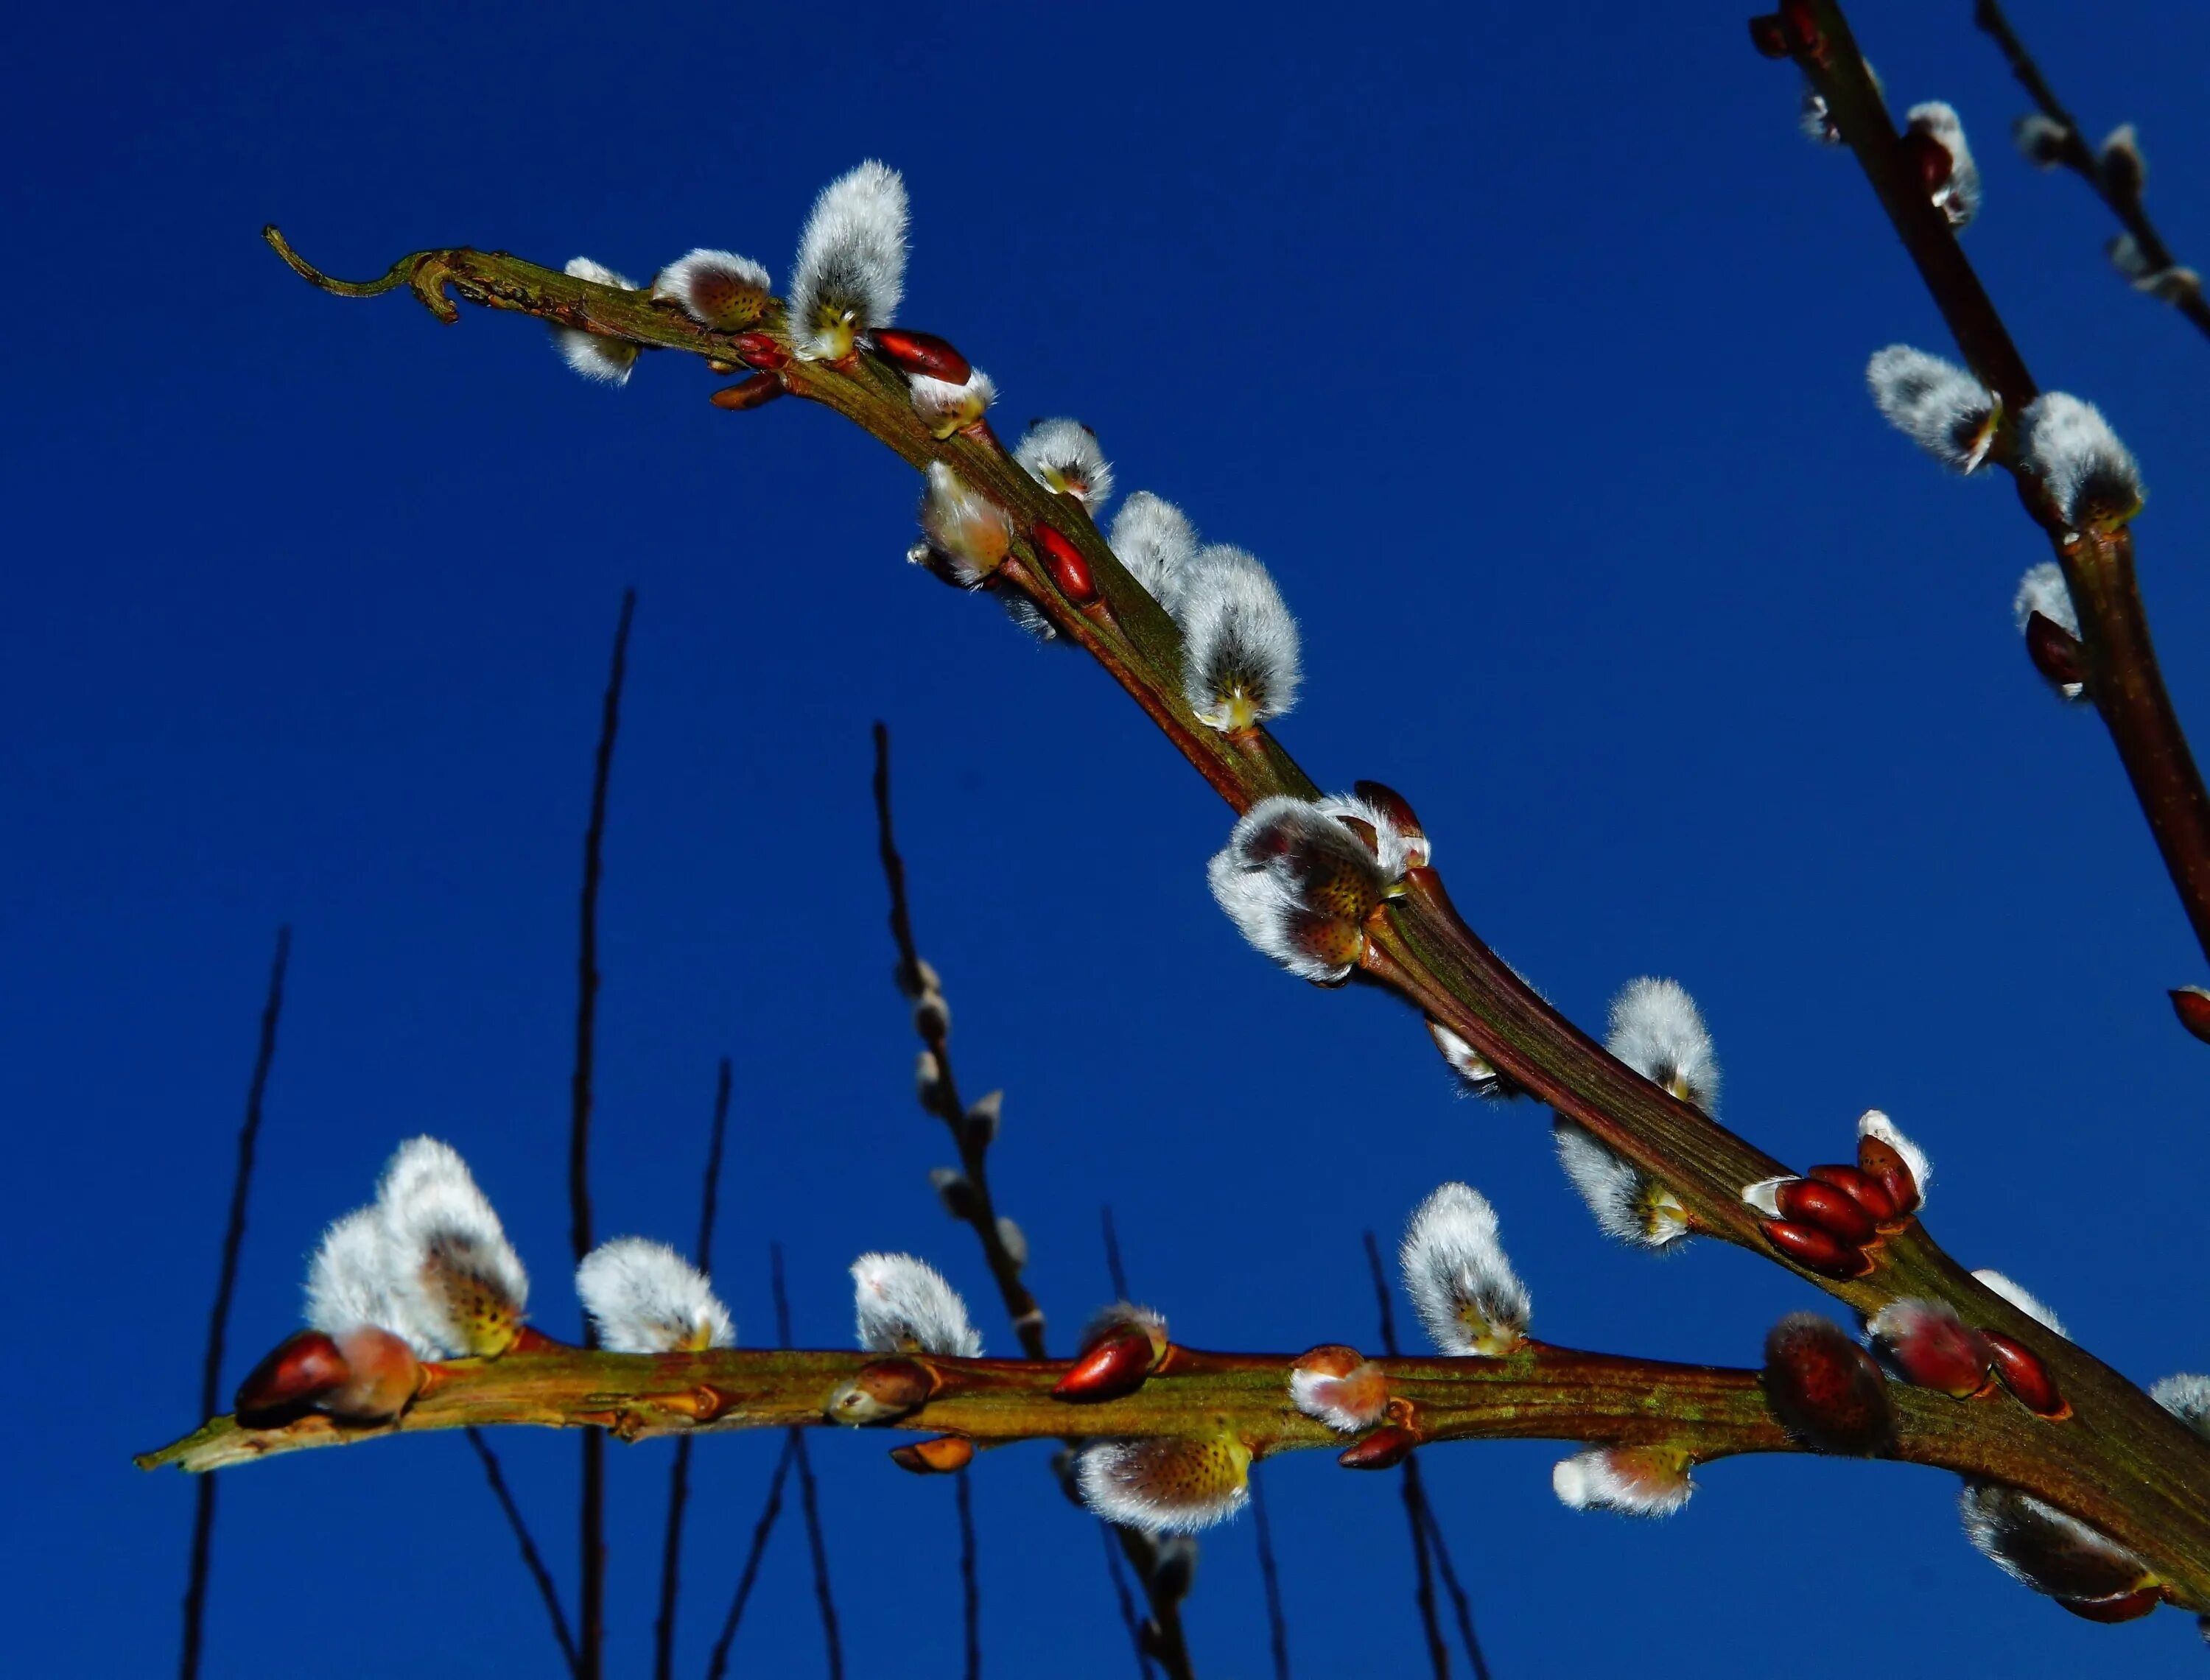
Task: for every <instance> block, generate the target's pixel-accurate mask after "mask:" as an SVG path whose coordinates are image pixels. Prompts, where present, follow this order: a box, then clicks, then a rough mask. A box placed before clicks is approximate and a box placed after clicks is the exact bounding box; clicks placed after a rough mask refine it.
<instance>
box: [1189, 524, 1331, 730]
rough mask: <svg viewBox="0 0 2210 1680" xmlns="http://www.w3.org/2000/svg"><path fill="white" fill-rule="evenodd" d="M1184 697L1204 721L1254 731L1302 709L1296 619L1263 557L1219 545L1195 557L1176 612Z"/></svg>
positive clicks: (1204, 549)
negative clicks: (1298, 707) (1293, 708)
mask: <svg viewBox="0 0 2210 1680" xmlns="http://www.w3.org/2000/svg"><path fill="white" fill-rule="evenodd" d="M1174 618H1175V622H1176V623H1179V624H1180V626H1181V634H1182V644H1183V645H1182V675H1181V681H1182V697H1183V698H1184V699H1186V700H1187V701H1188V702H1189V708H1190V710H1192V711H1193V712H1194V713H1196V714H1197V715H1198V719H1199V721H1200V722H1202V723H1204V724H1205V725H1206V726H1208V727H1210V728H1213V729H1217V730H1223V731H1226V730H1241V729H1248V728H1250V727H1251V726H1253V725H1254V724H1259V723H1263V722H1265V720H1267V719H1269V718H1277V717H1279V716H1281V715H1282V714H1283V713H1284V712H1286V711H1288V710H1289V708H1290V707H1291V706H1293V705H1295V703H1296V697H1297V683H1298V682H1299V680H1300V679H1301V677H1302V674H1303V673H1302V671H1301V668H1300V665H1299V647H1298V641H1297V621H1296V620H1295V619H1294V618H1292V617H1290V616H1289V606H1288V605H1287V604H1286V603H1284V602H1283V599H1282V592H1281V591H1280V590H1279V589H1278V588H1277V587H1275V584H1274V579H1273V575H1272V574H1271V573H1270V572H1268V571H1267V569H1265V566H1264V565H1262V564H1260V563H1259V560H1258V559H1257V557H1254V556H1253V555H1251V554H1249V553H1247V552H1246V551H1244V550H1242V549H1240V548H1234V547H1231V546H1229V545H1228V544H1226V543H1213V544H1211V545H1208V546H1206V547H1205V548H1201V549H1199V551H1197V553H1196V554H1195V555H1194V556H1193V557H1192V558H1191V560H1190V563H1189V564H1188V566H1187V569H1185V571H1184V573H1183V577H1182V585H1181V588H1180V592H1179V593H1178V596H1177V599H1176V602H1175V608H1174Z"/></svg>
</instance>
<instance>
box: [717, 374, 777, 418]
mask: <svg viewBox="0 0 2210 1680" xmlns="http://www.w3.org/2000/svg"><path fill="white" fill-rule="evenodd" d="M781 395H782V381H781V380H780V379H777V378H776V376H774V375H773V374H771V373H756V374H754V375H752V377H751V378H749V379H740V380H739V381H737V382H736V383H735V384H734V385H724V386H722V388H721V389H720V390H718V391H716V392H715V393H714V394H713V395H712V396H710V397H709V398H708V399H707V400H708V401H709V402H711V403H712V404H713V405H714V406H715V407H716V408H729V409H736V410H740V411H741V410H744V409H749V408H758V407H760V406H762V405H763V404H765V403H770V402H773V401H774V400H776V398H777V397H779V396H781Z"/></svg>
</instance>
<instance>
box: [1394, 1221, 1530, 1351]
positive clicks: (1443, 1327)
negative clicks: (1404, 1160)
mask: <svg viewBox="0 0 2210 1680" xmlns="http://www.w3.org/2000/svg"><path fill="white" fill-rule="evenodd" d="M1398 1265H1399V1266H1400V1267H1401V1268H1402V1269H1403V1271H1404V1290H1405V1292H1406V1293H1407V1294H1409V1295H1410V1297H1411V1298H1412V1304H1413V1306H1414V1307H1415V1308H1416V1309H1417V1310H1418V1311H1419V1315H1420V1322H1422V1324H1424V1325H1426V1326H1427V1329H1428V1335H1429V1336H1430V1337H1431V1338H1432V1339H1433V1340H1434V1344H1435V1346H1437V1347H1440V1349H1442V1351H1443V1352H1446V1353H1451V1354H1459V1355H1482V1356H1494V1355H1496V1354H1500V1353H1508V1352H1511V1351H1512V1350H1513V1348H1515V1347H1517V1346H1519V1344H1520V1343H1521V1342H1522V1341H1523V1340H1525V1339H1526V1334H1527V1320H1528V1316H1529V1314H1530V1313H1531V1310H1532V1307H1531V1304H1530V1302H1529V1301H1528V1298H1527V1286H1526V1285H1525V1284H1523V1283H1521V1282H1520V1281H1519V1274H1517V1273H1515V1272H1513V1269H1512V1262H1510V1261H1509V1260H1507V1259H1506V1258H1505V1257H1504V1248H1503V1245H1502V1244H1501V1243H1499V1242H1498V1240H1497V1236H1496V1210H1495V1209H1494V1208H1493V1207H1490V1206H1489V1205H1488V1200H1487V1198H1486V1197H1484V1196H1483V1195H1482V1194H1481V1192H1480V1191H1478V1190H1476V1189H1474V1188H1473V1187H1472V1186H1471V1185H1470V1184H1458V1183H1449V1184H1445V1185H1442V1186H1441V1187H1440V1188H1439V1189H1437V1190H1436V1191H1435V1192H1434V1195H1430V1196H1429V1197H1428V1199H1427V1200H1426V1201H1423V1202H1422V1203H1421V1204H1420V1207H1419V1211H1418V1212H1416V1213H1414V1214H1413V1215H1412V1222H1411V1224H1410V1225H1409V1226H1408V1227H1407V1228H1406V1230H1405V1231H1404V1244H1403V1246H1402V1247H1401V1248H1400V1249H1398Z"/></svg>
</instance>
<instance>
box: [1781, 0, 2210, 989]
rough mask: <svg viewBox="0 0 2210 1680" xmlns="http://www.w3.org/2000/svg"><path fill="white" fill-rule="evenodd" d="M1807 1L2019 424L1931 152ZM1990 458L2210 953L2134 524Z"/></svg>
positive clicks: (1987, 308)
mask: <svg viewBox="0 0 2210 1680" xmlns="http://www.w3.org/2000/svg"><path fill="white" fill-rule="evenodd" d="M1808 14H1809V15H1810V16H1811V18H1812V19H1813V20H1814V28H1813V32H1812V33H1813V35H1814V41H1813V42H1812V44H1810V45H1806V46H1805V47H1804V48H1803V49H1802V50H1801V51H1796V52H1795V53H1794V54H1793V55H1792V56H1793V57H1795V58H1796V63H1798V64H1799V65H1800V66H1801V67H1802V71H1803V74H1804V75H1806V76H1807V77H1808V78H1809V80H1810V81H1811V85H1812V87H1814V89H1815V90H1816V91H1817V93H1819V94H1820V96H1821V98H1823V99H1825V100H1826V102H1827V108H1828V110H1829V111H1832V112H1833V119H1834V122H1835V123H1836V125H1837V127H1838V129H1839V132H1840V135H1841V138H1842V141H1843V142H1844V143H1845V144H1846V145H1847V146H1848V147H1849V148H1850V149H1851V151H1852V152H1853V153H1855V154H1856V155H1857V161H1858V163H1859V164H1860V165H1862V166H1863V169H1864V172H1865V175H1866V177H1867V178H1868V179H1869V181H1870V182H1871V183H1872V187H1873V190H1874V192H1875V194H1876V195H1877V196H1879V199H1880V202H1881V208H1883V209H1885V210H1886V211H1887V216H1888V220H1890V221H1891V222H1892V223H1893V225H1894V227H1895V231H1896V232H1897V233H1898V234H1899V236H1900V237H1901V238H1902V240H1903V243H1904V246H1905V249H1906V250H1909V251H1910V253H1911V258H1912V260H1913V261H1914V262H1916V263H1917V268H1918V273H1919V277H1920V278H1921V279H1922V280H1923V281H1924V282H1925V285H1926V289H1927V291H1928V292H1929V293H1930V294H1931V295H1932V297H1933V299H1934V302H1935V305H1936V306H1937V307H1938V308H1939V309H1940V310H1941V316H1942V318H1943V319H1944V320H1945V321H1946V322H1947V323H1948V326H1949V330H1950V332H1951V333H1952V334H1953V335H1954V337H1955V338H1956V340H1957V345H1958V347H1959V349H1960V350H1962V351H1963V352H1964V353H1965V360H1966V361H1967V362H1968V363H1969V364H1971V370H1972V371H1973V372H1974V373H1975V374H1976V375H1977V376H1978V377H1979V379H1980V381H1981V382H1982V383H1983V384H1984V385H1985V386H1986V387H1987V388H1989V389H1990V390H1991V391H1993V392H1994V393H1995V394H1996V395H1997V396H1998V397H2000V398H2001V399H2002V424H2003V425H2004V426H2005V427H2007V428H2010V427H2014V426H2015V425H2017V423H2018V421H2019V419H2020V417H2022V416H2023V415H2025V413H2026V410H2027V408H2028V407H2029V406H2031V405H2032V402H2033V401H2034V400H2035V399H2036V398H2037V397H2038V396H2039V395H2040V394H2041V391H2040V388H2039V387H2038V385H2036V384H2035V383H2034V381H2033V376H2032V374H2031V373H2029V372H2028V371H2027V370H2026V360H2025V358H2024V357H2022V356H2021V355H2020V353H2019V350H2018V346H2016V345H2015V344H2014V343H2013V342H2012V340H2011V336H2010V333H2009V330H2008V328H2006V327H2005V326H2004V324H2003V322H2002V316H2000V315H1999V314H1998V313H1997V312H1996V306H1995V304H1994V303H1993V302H1992V301H1991V300H1990V298H1989V297H1988V293H1987V290H1986V288H1985V287H1984V286H1982V285H1981V283H1980V279H1979V276H1978V274H1976V273H1975V272H1974V271H1973V268H1972V265H1971V262H1969V261H1968V260H1967V259H1966V257H1965V253H1964V250H1963V247H1962V246H1961V245H1959V243H1958V240H1957V235H1956V231H1955V230H1954V228H1953V227H1952V226H1951V225H1950V221H1949V218H1948V216H1947V214H1945V213H1944V212H1943V210H1942V209H1941V208H1940V207H1938V206H1936V205H1935V203H1934V202H1932V200H1931V198H1930V197H1929V195H1928V192H1927V189H1926V185H1925V179H1924V176H1923V165H1922V163H1921V162H1920V160H1918V158H1917V156H1915V155H1914V154H1913V152H1912V150H1911V148H1910V147H1909V146H1908V145H1906V144H1905V141H1904V140H1903V138H1902V137H1901V136H1900V135H1898V134H1897V132H1896V129H1895V125H1894V124H1893V122H1892V121H1890V119H1889V117H1888V114H1887V105H1886V103H1885V102H1884V100H1883V99H1882V98H1881V93H1880V90H1879V88H1878V87H1876V86H1875V83H1874V81H1873V79H1872V75H1871V73H1870V71H1869V70H1868V69H1867V68H1866V66H1865V62H1864V58H1863V54H1862V53H1861V52H1860V51H1859V50H1858V47H1857V41H1856V39H1855V37H1854V36H1853V35H1852V34H1851V33H1850V26H1849V21H1848V20H1847V19H1846V18H1845V16H1844V15H1843V14H1842V11H1841V9H1840V7H1839V6H1838V5H1836V4H1834V3H1833V0H1810V3H1809V5H1808ZM1983 21H1985V9H1983ZM1990 460H1991V461H1996V462H1999V463H2000V464H2001V465H2002V466H2004V467H2006V468H2008V469H2009V470H2010V471H2011V472H2012V473H2013V476H2014V478H2015V479H2017V481H2018V487H2019V496H2020V501H2021V502H2022V503H2024V505H2025V507H2026V511H2027V513H2028V514H2029V515H2031V516H2032V518H2033V520H2034V521H2035V522H2036V523H2037V524H2038V525H2039V526H2040V527H2042V529H2043V531H2044V533H2045V534H2046V535H2047V537H2048V539H2049V542H2050V548H2051V550H2052V551H2053V552H2054V553H2055V556H2056V562H2057V563H2058V564H2059V565H2060V566H2062V569H2063V571H2064V578H2065V582H2066V584H2067V586H2068V588H2069V590H2070V593H2071V598H2072V602H2073V605H2074V607H2075V609H2076V610H2077V611H2078V614H2079V617H2080V629H2081V641H2082V643H2083V647H2082V650H2081V656H2080V657H2081V659H2082V662H2083V666H2084V669H2083V671H2082V676H2083V677H2084V680H2085V682H2086V693H2087V695H2088V697H2089V698H2090V699H2092V701H2093V702H2094V704H2095V708H2096V709H2097V711H2098V712H2099V713H2100V714H2102V718H2103V721H2104V725H2105V726H2107V727H2108V729H2109V730H2110V739H2111V741H2112V743H2113V744H2115V745H2116V748H2117V750H2118V757H2119V759H2120V761H2121V762H2122V763H2123V764H2124V766H2125V770H2126V774H2127V777H2128V779H2129V780H2131V781H2132V783H2133V786H2134V792H2135V796H2136V797H2137V798H2139V799H2140V801H2141V810H2142V813H2143V814H2144V815H2145V816H2147V819H2148V824H2149V828H2150V831H2151V833H2152V834H2154V836H2155V838H2156V842H2157V846H2158V848H2159V851H2160V852H2162V854H2163V857H2164V862H2165V868H2166V870H2169V871H2170V873H2171V881H2172V885H2173V886H2174V887H2175V888H2177V889H2178V892H2179V898H2180V903H2181V905H2182V906H2183V907H2184V908H2185V910H2186V912H2187V916H2188V920H2189V923H2190V924H2192V925H2193V927H2194V930H2195V940H2196V942H2197V943H2198V944H2200V945H2201V948H2202V949H2203V952H2204V954H2206V955H2210V794H2206V793H2205V792H2204V789H2203V785H2202V777H2201V773H2200V772H2199V771H2198V770H2197V769H2196V768H2195V756H2194V754H2193V752H2192V751H2191V750H2189V746H2188V744H2187V737H2186V734H2185V732H2183V730H2182V729H2181V727H2180V724H2179V717H2178V714H2177V712H2176V711H2175V710H2174V709H2173V708H2172V704H2171V695H2169V694H2168V693H2166V692H2165V685H2164V676H2163V672H2162V671H2161V670H2159V666H2158V664H2157V658H2156V648H2155V646H2154V644H2153V642H2152V641H2151V640H2150V637H2149V628H2148V613H2147V608H2146V607H2145V606H2144V605H2143V604H2142V601H2141V590H2140V587H2139V584H2138V581H2137V580H2136V578H2135V570H2134V545H2133V533H2132V530H2131V527H2129V526H2127V525H2124V524H2119V525H2117V526H2116V527H2115V528H2110V529H2102V528H2094V529H2086V530H2076V531H2075V530H2073V529H2071V528H2069V526H2068V522H2067V521H2066V520H2065V519H2064V518H2063V516H2062V512H2061V511H2060V510H2059V509H2057V507H2056V505H2055V503H2053V501H2052V499H2051V498H2050V496H2049V494H2048V493H2047V491H2046V490H2045V488H2044V486H2043V485H2042V483H2041V482H2040V480H2038V479H2036V478H2034V477H2032V476H2031V475H2029V474H2027V473H2022V472H2020V470H2019V467H2018V461H2017V454H2016V451H2015V450H2012V449H1996V451H1995V452H1994V453H1993V454H1992V455H1991V456H1990Z"/></svg>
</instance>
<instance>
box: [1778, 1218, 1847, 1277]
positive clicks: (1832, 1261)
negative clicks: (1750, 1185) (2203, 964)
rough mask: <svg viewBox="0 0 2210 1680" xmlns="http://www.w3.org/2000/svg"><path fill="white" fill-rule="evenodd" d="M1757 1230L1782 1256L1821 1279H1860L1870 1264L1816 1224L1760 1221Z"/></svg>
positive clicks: (1789, 1221) (1779, 1220)
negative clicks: (1762, 1233)
mask: <svg viewBox="0 0 2210 1680" xmlns="http://www.w3.org/2000/svg"><path fill="white" fill-rule="evenodd" d="M1757 1228H1758V1229H1759V1230H1760V1231H1763V1232H1764V1233H1765V1240H1766V1242H1768V1243H1772V1246H1773V1247H1774V1248H1776V1249H1778V1250H1779V1251H1780V1252H1781V1253H1782V1254H1784V1255H1787V1257H1788V1258H1789V1259H1790V1260H1792V1261H1794V1262H1796V1264H1797V1265H1798V1266H1801V1267H1802V1268H1803V1269H1804V1270H1805V1271H1807V1272H1816V1273H1817V1274H1819V1275H1820V1276H1821V1277H1822V1278H1861V1277H1863V1275H1864V1274H1866V1273H1868V1272H1869V1271H1871V1270H1872V1262H1871V1261H1870V1260H1869V1258H1867V1256H1866V1255H1865V1254H1864V1252H1863V1250H1862V1249H1858V1248H1857V1246H1856V1245H1854V1244H1853V1243H1845V1242H1844V1241H1842V1239H1841V1238H1840V1237H1837V1236H1835V1235H1834V1233H1833V1231H1827V1230H1824V1229H1822V1228H1821V1227H1820V1226H1818V1225H1797V1224H1796V1223H1794V1222H1793V1221H1792V1220H1788V1219H1760V1220H1759V1221H1758V1225H1757Z"/></svg>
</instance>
